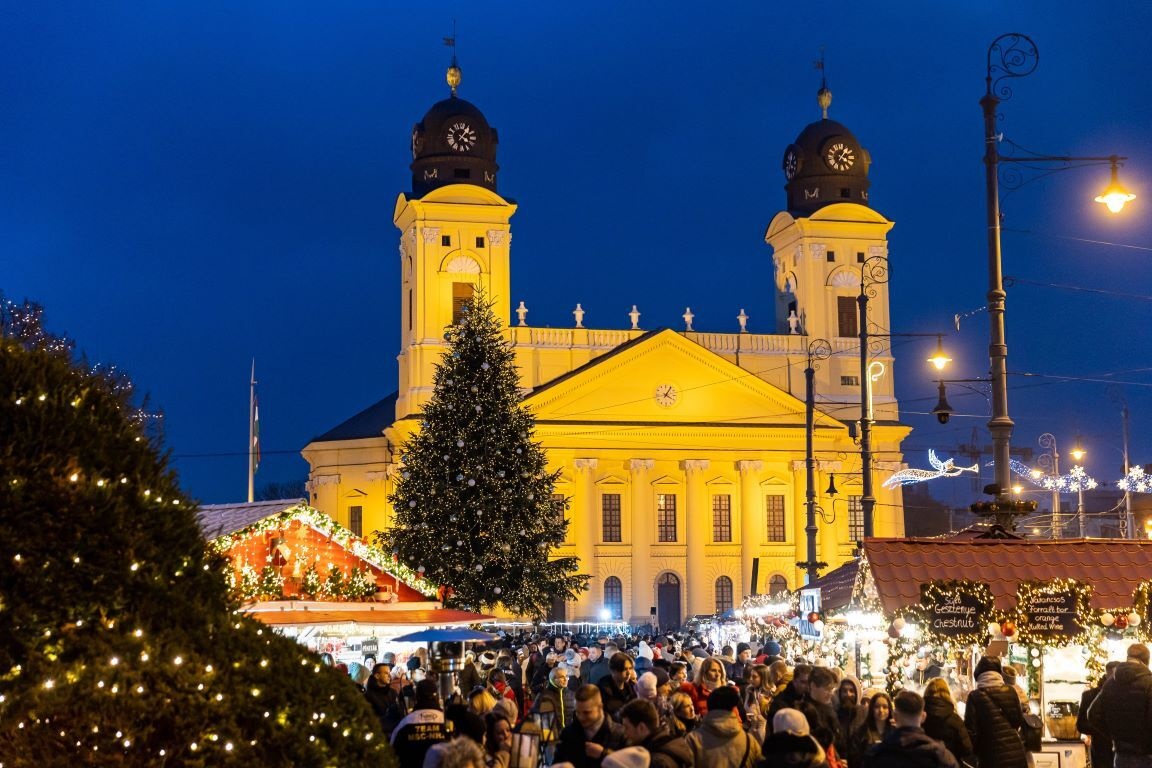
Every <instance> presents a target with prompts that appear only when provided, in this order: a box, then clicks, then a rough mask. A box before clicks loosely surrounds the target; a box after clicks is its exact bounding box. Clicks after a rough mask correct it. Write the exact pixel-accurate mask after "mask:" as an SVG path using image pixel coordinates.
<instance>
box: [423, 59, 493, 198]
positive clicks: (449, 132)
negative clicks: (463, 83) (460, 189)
mask: <svg viewBox="0 0 1152 768" xmlns="http://www.w3.org/2000/svg"><path fill="white" fill-rule="evenodd" d="M460 76H461V73H460V68H459V67H458V66H456V59H455V58H453V59H452V66H451V67H449V68H448V85H449V86H451V88H452V95H451V96H449V97H448V98H447V99H444V100H443V101H438V102H436V103H435V104H433V105H432V108H431V109H429V110H428V112H427V114H425V115H424V119H423V120H421V121H420V122H418V123H416V125H415V126H414V127H413V128H412V165H411V166H410V167H411V168H412V194H413V196H414V197H417V198H419V197H423V196H424V195H426V194H428V193H429V192H431V191H432V190H434V189H436V188H438V187H443V186H447V185H448V184H474V185H476V186H478V187H484V188H485V189H490V190H492V191H493V192H495V191H496V172H497V171H498V170H499V168H500V166H498V165H497V164H496V145H497V144H498V139H497V136H496V129H495V128H493V127H492V126H490V125H489V124H488V120H487V119H486V118H485V117H484V113H483V112H481V111H480V110H479V109H478V108H477V107H476V106H475V105H474V104H471V103H469V102H467V101H464V99H461V98H458V97H457V96H456V88H457V86H459V85H460Z"/></svg>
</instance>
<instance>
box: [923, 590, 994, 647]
mask: <svg viewBox="0 0 1152 768" xmlns="http://www.w3.org/2000/svg"><path fill="white" fill-rule="evenodd" d="M920 606H921V609H922V612H923V616H924V624H925V626H924V629H925V630H926V631H927V632H928V634H929V635H931V636H933V637H934V638H935V639H936V640H937V641H940V642H960V643H972V642H980V639H981V638H983V637H984V636H985V635H986V634H987V632H988V622H989V621H990V620H991V619H992V590H991V589H989V587H988V585H987V584H984V583H983V582H977V581H967V580H959V579H958V580H954V581H933V582H931V583H929V584H922V585H921V586H920Z"/></svg>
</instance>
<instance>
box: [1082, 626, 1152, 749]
mask: <svg viewBox="0 0 1152 768" xmlns="http://www.w3.org/2000/svg"><path fill="white" fill-rule="evenodd" d="M1148 656H1149V654H1148V646H1146V645H1144V644H1143V643H1133V644H1132V645H1130V646H1128V659H1127V660H1126V661H1125V662H1124V663H1123V664H1120V665H1119V666H1117V667H1116V671H1115V672H1113V673H1112V677H1110V678H1108V680H1106V681H1105V682H1104V686H1103V687H1102V688H1101V689H1100V695H1098V696H1097V697H1096V700H1095V701H1093V702H1092V706H1091V707H1089V709H1088V723H1089V724H1090V725H1091V726H1092V728H1093V729H1094V730H1096V731H1099V732H1101V733H1104V734H1106V735H1107V736H1109V737H1111V739H1112V747H1113V749H1115V751H1116V757H1115V758H1114V759H1115V763H1114V765H1115V767H1116V768H1149V766H1152V672H1150V671H1149V670H1148Z"/></svg>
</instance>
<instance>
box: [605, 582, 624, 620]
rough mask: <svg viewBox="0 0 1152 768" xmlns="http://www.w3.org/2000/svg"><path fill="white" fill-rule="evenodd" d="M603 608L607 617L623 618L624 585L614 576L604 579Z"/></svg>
mask: <svg viewBox="0 0 1152 768" xmlns="http://www.w3.org/2000/svg"><path fill="white" fill-rule="evenodd" d="M604 608H605V610H607V611H608V614H609V616H608V618H609V619H615V620H617V621H622V620H623V619H624V587H623V585H622V584H621V583H620V579H618V578H616V577H615V576H609V577H608V578H607V579H605V580H604Z"/></svg>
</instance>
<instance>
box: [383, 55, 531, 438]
mask: <svg viewBox="0 0 1152 768" xmlns="http://www.w3.org/2000/svg"><path fill="white" fill-rule="evenodd" d="M460 79H461V72H460V68H459V67H458V66H457V65H456V60H455V57H453V60H452V66H451V67H449V69H448V85H449V86H450V87H451V89H452V93H451V96H449V98H447V99H444V100H443V101H440V102H437V103H436V104H433V105H432V108H431V109H429V110H428V112H427V114H425V115H424V118H423V119H422V120H421V121H420V122H418V123H417V124H416V125H415V126H414V127H413V129H412V165H411V169H412V192H411V194H403V193H402V194H401V195H400V196H399V198H398V199H397V201H396V209H395V213H394V214H393V219H392V220H393V223H395V225H396V227H397V228H398V229H399V230H400V232H401V237H400V268H401V318H400V328H401V331H400V356H399V362H400V382H399V391H398V395H397V401H396V418H397V419H400V418H403V417H405V416H409V415H411V414H414V413H418V412H419V411H420V410H421V408H422V407H423V405H424V403H425V402H427V400H428V399H429V398H430V397H431V395H432V388H433V387H432V374H433V371H434V369H435V365H436V363H437V362H439V360H440V358H441V356H442V355H443V353H444V350H445V349H446V347H447V345H446V344H445V342H444V329H445V327H447V326H449V325H451V324H452V323H454V322H456V321H457V320H458V319H459V315H460V311H461V308H462V306H463V305H464V303H465V302H466V301H467V300H468V299H470V298H471V297H472V295H473V293H474V292H475V291H476V290H477V289H481V288H482V289H483V290H484V292H485V293H486V294H487V296H488V300H489V301H492V302H495V305H496V306H495V311H496V316H497V317H501V318H505V319H507V318H508V317H509V316H510V304H509V295H508V294H509V247H510V245H511V232H510V227H509V220H510V219H511V218H512V214H513V213H515V212H516V205H515V203H513V202H511V201H509V200H505V199H504V198H502V197H501V196H500V195H499V194H497V191H496V175H497V171H498V170H499V166H498V165H497V164H496V146H497V143H498V139H497V134H496V129H495V128H493V127H492V126H490V125H489V124H488V120H487V119H486V118H485V117H484V115H483V113H482V112H481V111H480V110H479V109H478V108H476V107H475V106H474V105H472V104H470V103H468V102H467V101H464V100H463V99H461V98H459V97H457V95H456V89H457V88H458V87H459V85H460Z"/></svg>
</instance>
